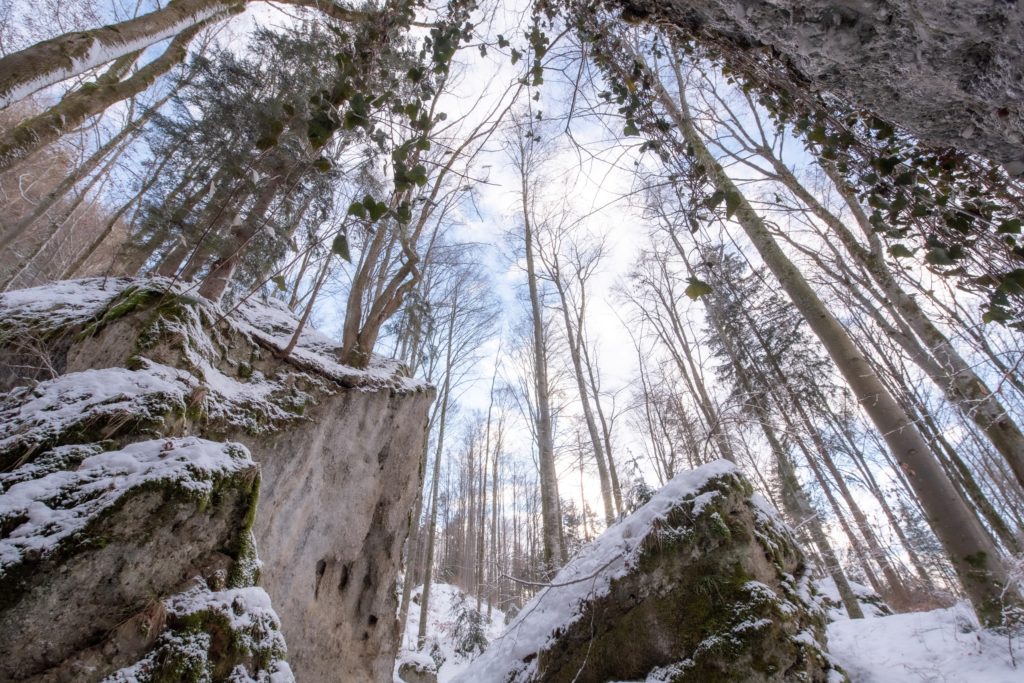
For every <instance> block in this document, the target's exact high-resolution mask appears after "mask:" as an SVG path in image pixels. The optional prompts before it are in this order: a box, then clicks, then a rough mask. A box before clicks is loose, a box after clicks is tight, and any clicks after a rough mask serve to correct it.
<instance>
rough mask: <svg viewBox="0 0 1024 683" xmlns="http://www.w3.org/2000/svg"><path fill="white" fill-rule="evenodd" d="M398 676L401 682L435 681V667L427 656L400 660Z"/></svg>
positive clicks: (431, 682) (428, 682)
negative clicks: (413, 659)
mask: <svg viewBox="0 0 1024 683" xmlns="http://www.w3.org/2000/svg"><path fill="white" fill-rule="evenodd" d="M424 660H425V661H424ZM398 677H399V678H400V679H402V681H403V683H437V667H436V666H434V662H433V661H432V660H431V659H430V658H429V657H422V658H419V659H416V660H415V661H405V662H401V663H400V664H399V665H398Z"/></svg>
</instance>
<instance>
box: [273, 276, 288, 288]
mask: <svg viewBox="0 0 1024 683" xmlns="http://www.w3.org/2000/svg"><path fill="white" fill-rule="evenodd" d="M270 281H271V282H273V283H274V284H275V285H277V289H278V290H279V291H282V292H285V291H287V290H288V283H287V282H286V281H285V279H284V275H275V276H274V277H272V278H270Z"/></svg>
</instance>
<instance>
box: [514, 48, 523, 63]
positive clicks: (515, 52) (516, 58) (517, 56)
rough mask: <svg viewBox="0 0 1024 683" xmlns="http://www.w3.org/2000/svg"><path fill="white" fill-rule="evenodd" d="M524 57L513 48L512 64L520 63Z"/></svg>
mask: <svg viewBox="0 0 1024 683" xmlns="http://www.w3.org/2000/svg"><path fill="white" fill-rule="evenodd" d="M522 56H523V53H522V52H520V51H519V50H517V49H515V48H512V63H513V64H515V63H516V62H518V61H519V60H520V59H521V58H522Z"/></svg>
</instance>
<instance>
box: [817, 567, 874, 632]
mask: <svg viewBox="0 0 1024 683" xmlns="http://www.w3.org/2000/svg"><path fill="white" fill-rule="evenodd" d="M849 584H850V588H852V589H853V594H854V595H856V596H857V601H858V602H859V603H860V608H861V611H863V612H864V616H865V617H866V618H868V619H871V618H873V617H884V616H886V615H887V614H890V612H887V611H885V610H883V609H882V606H883V605H884V604H885V602H884V601H883V600H882V598H881V596H879V595H878V593H876V592H875V591H873V590H871V589H870V588H868V587H867V586H865V585H863V584H860V583H857V582H856V581H849ZM815 585H816V586H817V588H818V592H819V593H820V594H821V595H822V596H823V597H825V598H827V599H828V615H829V619H831V620H832V621H835V620H837V619H846V618H847V617H846V607H844V606H843V600H842V598H841V597H839V589H838V588H836V582H835V581H833V580H832V577H831V576H826V577H825V578H822V579H818V580H817V581H816V582H815Z"/></svg>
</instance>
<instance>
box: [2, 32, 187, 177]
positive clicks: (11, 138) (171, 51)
mask: <svg viewBox="0 0 1024 683" xmlns="http://www.w3.org/2000/svg"><path fill="white" fill-rule="evenodd" d="M203 25H204V24H203V23H199V24H197V25H196V26H193V27H192V28H189V29H187V30H185V31H183V32H181V33H180V34H178V35H177V36H175V38H174V40H172V41H171V44H170V45H168V46H167V49H166V50H164V53H163V54H162V55H160V56H159V57H157V58H156V59H154V60H153V61H151V62H149V63H148V64H146V65H145V66H143V67H142V68H140V69H139V70H138V71H136V72H135V73H134V74H132V75H131V76H129V77H128V78H126V79H125V80H120V76H121V74H120V73H117V74H112V73H111V72H108V73H107V74H104V75H103V76H101V77H100V78H98V79H97V80H96V82H95V83H87V84H86V85H84V86H82V87H81V88H79V89H78V90H76V91H74V92H71V93H68V94H67V95H65V96H64V98H63V99H61V101H60V102H58V103H57V104H55V105H53V106H52V107H50V108H49V109H47V110H46V111H44V112H43V113H41V114H39V115H38V116H33V117H31V118H29V119H26V120H24V121H22V122H21V123H19V124H18V125H17V126H15V127H14V128H11V129H10V130H8V131H6V132H5V133H4V134H3V135H0V171H4V170H8V169H14V168H16V167H17V164H18V163H19V162H21V161H23V160H24V159H26V158H27V157H29V156H30V155H31V154H32V153H34V152H36V151H38V150H40V149H42V148H43V147H45V146H47V145H49V144H50V143H52V142H54V141H56V140H59V139H60V138H61V137H62V136H63V135H64V134H65V133H67V132H69V131H71V130H74V129H75V128H78V127H79V126H80V125H82V124H83V123H85V121H86V120H88V119H90V118H92V117H93V116H96V115H97V114H102V113H103V112H104V111H106V110H107V109H108V108H109V107H110V106H112V105H114V104H116V103H118V102H121V101H123V100H126V99H128V98H130V97H134V96H136V95H138V94H139V93H141V92H143V91H145V90H147V89H148V88H149V86H151V85H152V84H153V83H154V82H156V79H158V78H159V77H160V76H163V75H164V74H166V73H167V72H168V71H170V70H171V69H172V68H174V67H175V66H177V65H178V64H180V63H181V62H183V61H184V60H185V56H186V55H187V54H188V45H189V43H191V42H192V39H193V38H194V37H195V36H196V34H197V33H198V32H199V30H200V29H201V28H202V27H203ZM135 56H136V55H135V53H132V54H130V55H128V56H127V57H125V58H124V59H125V60H129V59H130V60H131V61H132V62H134V61H135ZM119 61H120V60H119ZM115 64H116V63H115ZM0 73H2V69H0Z"/></svg>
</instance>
